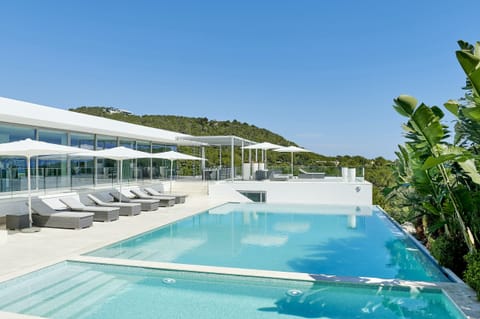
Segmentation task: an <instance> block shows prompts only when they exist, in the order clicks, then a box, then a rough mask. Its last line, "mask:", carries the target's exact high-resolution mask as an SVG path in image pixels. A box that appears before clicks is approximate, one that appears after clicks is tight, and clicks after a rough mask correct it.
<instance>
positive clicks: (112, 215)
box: [59, 196, 120, 222]
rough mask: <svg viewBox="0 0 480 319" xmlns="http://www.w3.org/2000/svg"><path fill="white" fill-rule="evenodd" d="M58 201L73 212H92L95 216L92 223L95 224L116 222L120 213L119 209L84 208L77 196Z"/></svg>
mask: <svg viewBox="0 0 480 319" xmlns="http://www.w3.org/2000/svg"><path fill="white" fill-rule="evenodd" d="M59 200H60V201H61V202H62V203H64V204H65V205H66V206H67V207H68V208H70V209H71V210H73V211H80V212H84V211H90V212H93V213H94V214H95V215H94V216H93V221H95V222H111V221H114V220H117V219H118V214H119V213H120V208H119V207H101V206H85V205H84V204H83V203H82V202H81V201H80V199H79V198H78V196H77V197H75V196H72V197H60V198H59Z"/></svg>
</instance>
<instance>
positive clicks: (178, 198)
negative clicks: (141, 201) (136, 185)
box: [143, 187, 188, 204]
mask: <svg viewBox="0 0 480 319" xmlns="http://www.w3.org/2000/svg"><path fill="white" fill-rule="evenodd" d="M143 189H144V190H145V192H147V193H148V194H149V195H151V196H173V197H175V204H183V203H185V199H186V198H187V196H188V195H187V194H176V193H174V194H166V193H162V192H161V191H158V190H156V189H154V188H152V187H144V188H143Z"/></svg>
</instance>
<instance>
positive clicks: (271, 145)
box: [243, 142, 283, 168]
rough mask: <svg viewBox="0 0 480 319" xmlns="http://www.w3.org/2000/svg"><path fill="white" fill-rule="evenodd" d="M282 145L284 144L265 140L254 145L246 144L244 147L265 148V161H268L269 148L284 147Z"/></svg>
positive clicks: (249, 148)
mask: <svg viewBox="0 0 480 319" xmlns="http://www.w3.org/2000/svg"><path fill="white" fill-rule="evenodd" d="M282 147H283V146H281V145H277V144H273V143H270V142H263V143H257V144H252V145H248V146H245V147H244V148H243V149H247V150H264V151H265V163H267V150H271V149H276V148H282ZM265 166H266V165H265ZM265 168H266V167H265Z"/></svg>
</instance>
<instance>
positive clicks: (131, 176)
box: [119, 139, 137, 182]
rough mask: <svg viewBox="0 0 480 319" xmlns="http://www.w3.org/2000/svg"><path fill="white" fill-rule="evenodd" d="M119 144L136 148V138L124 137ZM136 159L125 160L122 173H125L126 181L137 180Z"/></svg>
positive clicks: (124, 178) (124, 179)
mask: <svg viewBox="0 0 480 319" xmlns="http://www.w3.org/2000/svg"><path fill="white" fill-rule="evenodd" d="M119 146H123V147H126V148H131V149H132V150H134V149H135V141H134V140H126V139H122V140H120V143H119ZM136 162H137V160H136V159H131V160H123V161H122V163H123V166H122V175H123V181H124V182H129V181H130V180H135V167H136Z"/></svg>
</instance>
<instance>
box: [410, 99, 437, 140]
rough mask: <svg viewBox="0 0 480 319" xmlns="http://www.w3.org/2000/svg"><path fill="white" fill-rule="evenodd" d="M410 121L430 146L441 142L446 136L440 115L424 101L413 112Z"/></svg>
mask: <svg viewBox="0 0 480 319" xmlns="http://www.w3.org/2000/svg"><path fill="white" fill-rule="evenodd" d="M410 123H411V124H412V127H413V128H415V131H416V133H417V134H419V135H420V136H421V137H422V139H424V140H425V141H427V142H428V144H429V146H430V147H433V146H434V145H436V144H437V143H440V142H441V141H442V139H443V138H444V137H445V130H444V127H443V126H442V124H441V122H440V119H439V117H438V116H436V115H435V113H434V112H433V111H432V110H431V109H430V108H429V107H428V106H426V105H425V104H423V103H422V104H421V105H420V106H419V107H418V108H417V109H416V110H415V112H414V113H413V114H412V117H411V119H410Z"/></svg>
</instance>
